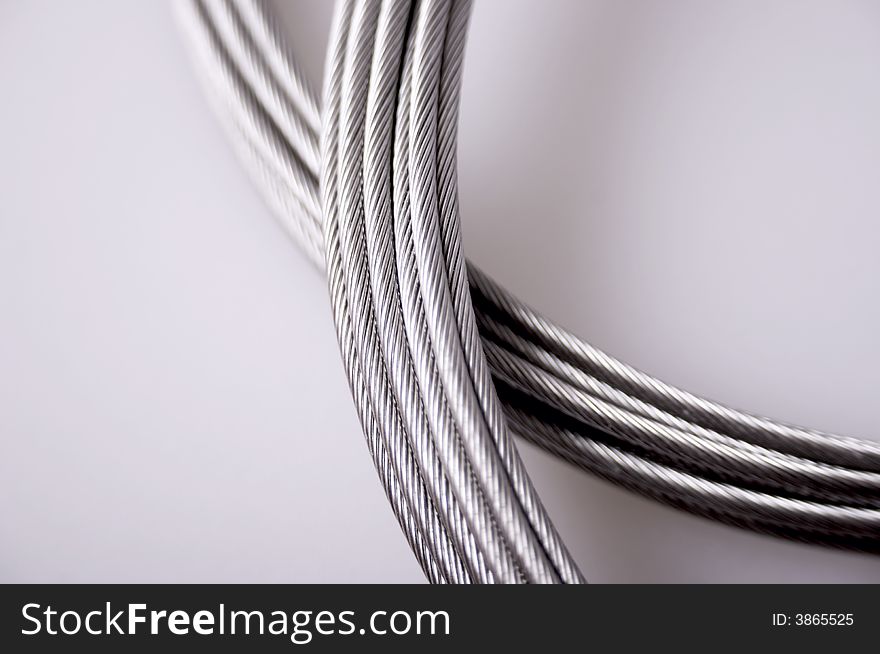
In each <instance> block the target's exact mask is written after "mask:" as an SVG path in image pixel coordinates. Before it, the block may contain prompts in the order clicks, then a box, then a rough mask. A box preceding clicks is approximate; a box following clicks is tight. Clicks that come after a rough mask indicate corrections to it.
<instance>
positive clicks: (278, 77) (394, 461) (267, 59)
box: [174, 0, 880, 583]
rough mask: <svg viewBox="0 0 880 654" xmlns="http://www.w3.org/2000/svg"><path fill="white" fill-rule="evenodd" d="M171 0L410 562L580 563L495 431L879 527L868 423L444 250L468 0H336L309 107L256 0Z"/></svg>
mask: <svg viewBox="0 0 880 654" xmlns="http://www.w3.org/2000/svg"><path fill="white" fill-rule="evenodd" d="M174 5H175V8H176V9H177V13H178V15H179V17H180V24H181V27H182V31H183V33H184V34H185V36H186V40H187V41H188V42H189V43H190V44H191V46H192V48H191V50H192V53H193V59H194V61H195V62H196V64H197V67H198V69H199V71H200V73H201V76H202V78H203V80H204V81H205V86H206V89H207V91H208V95H209V97H211V99H212V103H213V104H214V106H215V109H216V112H217V113H218V115H219V116H220V117H221V120H222V121H223V123H224V125H226V126H227V128H228V131H229V134H230V135H231V137H232V140H233V142H234V143H235V145H236V148H237V149H238V151H239V152H240V153H241V155H242V159H243V160H244V161H245V162H246V163H247V165H248V166H249V169H250V171H251V174H252V176H253V177H254V178H255V179H256V180H257V182H258V184H259V185H260V188H261V189H262V190H263V192H264V195H265V196H266V198H267V200H268V201H269V203H270V205H271V206H272V208H273V210H274V211H275V212H276V214H278V215H279V217H280V218H281V219H282V221H283V223H284V224H285V225H286V226H287V227H288V229H289V231H290V232H291V234H292V235H293V236H294V238H295V240H296V241H297V242H298V244H299V245H300V246H301V247H302V248H303V249H304V251H305V252H306V253H307V255H308V256H309V258H310V259H311V260H312V261H314V262H315V263H316V265H317V266H319V267H321V268H326V272H327V275H328V279H329V284H330V292H331V300H332V305H333V309H334V318H335V321H336V326H337V332H338V337H339V342H340V348H341V351H342V355H343V360H344V362H345V365H346V370H347V373H348V376H349V381H350V385H351V389H352V394H353V396H354V398H355V403H356V405H357V407H358V411H359V414H360V416H361V422H362V424H363V427H364V431H365V433H366V434H367V441H368V445H369V448H370V451H371V453H372V455H373V458H374V461H375V464H376V467H377V470H378V471H379V473H380V477H381V478H382V481H383V484H384V485H385V488H386V491H387V494H388V497H389V499H390V500H391V503H392V506H393V508H394V510H395V513H396V514H397V516H398V519H399V521H400V523H401V525H402V527H403V529H404V532H405V533H406V535H407V538H408V540H409V542H410V544H411V546H412V548H413V550H414V552H415V553H416V556H417V558H418V559H419V561H420V563H421V565H422V567H423V569H424V570H425V573H426V575H427V576H428V578H429V579H430V580H432V581H435V582H455V583H461V582H517V581H532V582H558V581H564V582H576V581H581V580H582V578H581V576H580V573H579V572H578V570H577V568H576V566H575V564H574V563H573V562H572V561H571V560H570V557H569V556H568V554H567V553H566V550H565V548H564V546H563V545H562V543H561V541H560V540H559V538H558V536H557V535H556V533H555V531H554V529H553V527H552V525H551V523H550V521H549V518H548V517H547V516H546V514H545V512H544V510H543V509H542V507H541V505H540V502H539V500H538V498H537V496H536V494H535V493H534V491H533V489H532V487H531V484H530V482H529V480H528V477H527V475H526V473H525V470H524V469H523V467H522V464H521V463H520V461H519V458H518V455H517V454H516V450H515V447H514V445H513V443H512V441H511V439H510V436H509V429H513V430H514V431H516V432H517V433H519V434H520V435H522V436H523V437H525V438H527V439H528V440H530V441H532V442H534V443H536V444H538V445H539V446H541V447H543V448H545V449H547V450H548V451H550V452H552V453H554V454H557V455H559V456H561V457H564V458H566V459H568V460H570V461H572V462H573V463H575V464H576V465H579V466H581V467H583V468H585V469H586V470H589V471H591V472H593V473H594V474H598V475H600V476H602V477H605V478H607V479H609V480H611V481H614V482H615V483H618V484H621V485H623V486H625V487H627V488H630V489H632V490H635V491H637V492H640V493H643V494H645V495H647V496H650V497H653V498H655V499H658V500H660V501H664V502H667V503H670V504H673V505H675V506H678V507H680V508H683V509H686V510H690V511H693V512H696V513H699V514H701V515H705V516H707V517H711V518H715V519H719V520H722V521H724V522H727V523H730V524H735V525H738V526H741V527H745V528H750V529H755V530H758V531H762V532H768V533H773V534H777V535H780V536H785V537H789V538H796V539H799V540H808V541H814V542H821V543H827V544H832V545H837V546H844V547H852V548H857V549H875V548H876V543H877V541H878V536H880V511H878V509H877V506H878V500H880V484H878V482H880V476H878V473H880V445H878V444H876V443H872V442H868V441H861V440H856V439H851V438H843V437H838V436H833V435H829V434H823V433H820V432H815V431H812V430H808V429H803V428H799V427H794V426H789V425H784V424H780V423H777V422H774V421H772V420H769V419H766V418H762V417H759V416H753V415H750V414H748V413H744V412H741V411H737V410H733V409H730V408H728V407H725V406H722V405H720V404H717V403H714V402H712V401H710V400H706V399H703V398H700V397H697V396H695V395H693V394H691V393H688V392H686V391H683V390H680V389H677V388H674V387H672V386H670V385H668V384H665V383H663V382H661V381H660V380H658V379H655V378H653V377H651V376H648V375H646V374H644V373H641V372H639V371H637V370H635V369H633V368H632V367H630V366H628V365H626V364H624V363H622V362H620V361H617V360H616V359H614V358H613V357H611V356H609V355H607V354H605V353H604V352H601V351H600V350H598V349H596V348H594V347H592V346H591V345H589V344H588V343H586V342H585V341H583V340H581V339H579V338H578V337H576V336H574V335H573V334H570V333H569V332H567V331H566V330H564V329H562V328H561V327H559V326H558V325H555V324H554V323H552V322H550V321H549V320H547V319H546V318H544V317H543V316H540V315H539V314H538V313H536V312H535V311H533V310H532V309H530V308H529V307H528V306H526V305H524V304H523V303H521V302H520V301H518V300H517V299H516V298H514V297H513V296H512V295H510V294H509V293H507V292H506V291H505V290H504V289H502V288H501V287H499V286H498V285H497V284H495V283H494V282H493V281H492V280H491V279H490V278H489V277H488V276H486V275H485V274H484V273H482V272H481V271H480V270H479V269H478V268H476V267H475V266H474V265H472V264H468V263H467V262H466V261H465V259H464V256H463V253H462V248H461V238H460V229H459V227H460V222H459V215H458V214H459V210H458V204H457V189H456V160H455V151H456V148H455V143H456V125H457V117H458V100H459V82H460V74H461V66H462V59H463V49H464V40H465V32H466V25H467V16H468V10H469V6H468V5H469V3H468V2H461V1H447V2H442V1H439V0H437V1H427V0H425V1H423V2H416V3H413V2H407V1H403V0H397V1H385V2H380V1H378V0H364V1H357V2H355V1H341V2H339V3H338V6H337V10H336V18H335V21H334V28H333V34H332V37H331V46H330V48H329V52H328V66H327V79H326V80H325V92H324V102H323V106H324V108H323V111H322V112H319V110H318V107H319V106H320V104H321V103H319V102H318V101H317V99H316V97H315V95H314V93H313V92H312V91H311V90H310V85H309V83H308V82H307V81H305V80H304V79H303V77H302V75H301V74H300V73H299V72H298V70H297V67H296V65H295V64H294V62H293V60H292V58H291V57H290V55H289V54H288V53H287V51H286V50H285V48H284V45H283V42H282V39H281V38H280V36H279V33H278V31H277V30H276V29H275V28H274V27H273V24H272V19H271V16H270V15H269V14H268V12H267V11H266V9H265V8H264V7H263V6H262V4H261V3H259V2H256V1H255V0H179V1H177V2H175V3H174ZM321 113H322V114H323V118H321V117H320V116H319V114H321ZM321 120H322V121H323V127H319V122H320V121H321ZM319 142H320V144H321V147H320V151H319V149H318V143H319ZM319 177H320V179H319ZM478 330H479V331H478ZM493 379H494V382H495V384H498V393H499V394H500V397H499V395H498V394H496V388H495V385H494V384H493ZM508 425H509V426H508Z"/></svg>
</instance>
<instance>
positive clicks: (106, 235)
mask: <svg viewBox="0 0 880 654" xmlns="http://www.w3.org/2000/svg"><path fill="white" fill-rule="evenodd" d="M281 11H282V14H283V18H284V24H285V29H286V30H287V32H288V33H289V34H290V38H291V42H292V43H293V44H294V46H295V47H294V50H295V52H296V55H297V56H298V57H299V58H300V59H301V60H302V61H304V62H305V63H306V68H307V69H308V70H309V72H310V73H311V75H312V76H313V78H315V79H318V78H319V77H320V71H321V63H322V60H323V49H324V45H325V42H326V38H327V29H328V23H329V15H330V3H329V2H325V1H323V0H321V1H319V0H311V1H309V2H291V3H287V4H285V5H284V7H283V8H282V10H281ZM878 62H880V3H877V2H868V1H842V2H841V1H834V2H832V1H831V0H827V1H825V2H799V1H798V2H796V1H794V0H791V1H786V2H782V1H776V2H711V3H708V2H699V1H697V0H676V1H674V2H663V3H660V2H649V1H643V2H619V1H616V0H601V1H590V2H584V1H583V0H577V1H574V0H573V1H570V2H561V1H559V0H554V1H552V2H527V1H523V0H518V1H516V2H514V1H505V2H501V1H499V0H496V1H490V0H482V1H479V2H477V4H476V7H475V11H474V15H473V27H472V31H471V37H470V41H469V52H468V58H467V65H466V79H465V89H464V94H463V97H464V106H463V116H462V129H461V187H462V204H463V211H464V220H465V239H466V247H467V250H468V252H469V254H470V256H472V257H473V258H474V259H475V260H476V261H478V262H479V263H480V264H482V265H483V266H484V267H485V268H486V269H487V270H488V271H489V272H491V273H492V274H493V275H495V276H496V277H497V278H498V279H499V280H501V281H503V282H504V283H505V284H506V285H508V287H509V288H511V289H513V290H514V291H515V292H517V293H518V294H519V295H521V296H522V297H524V298H525V299H527V300H528V301H530V302H531V303H532V304H534V305H535V306H537V307H538V308H539V309H541V310H543V311H545V312H546V313H548V314H549V315H551V316H553V317H554V318H556V319H558V320H559V321H561V322H562V323H563V324H564V325H566V326H568V327H570V328H572V329H573V330H574V331H576V332H578V333H579V334H582V335H584V336H586V337H588V338H589V339H590V340H591V342H593V343H595V344H597V345H599V346H601V347H603V348H605V349H607V350H608V351H610V352H611V353H613V354H615V355H617V356H619V357H621V358H623V359H624V360H626V361H628V362H630V363H633V364H635V365H637V366H638V367H640V368H642V369H644V370H647V371H649V372H651V373H654V374H657V375H660V376H661V377H663V378H664V379H666V380H668V381H671V382H674V383H677V384H679V385H682V386H684V387H686V388H689V389H692V390H696V391H698V392H700V393H703V394H706V395H709V396H712V397H713V398H716V399H720V400H722V401H725V402H727V403H730V404H733V405H736V406H739V407H744V408H748V409H750V410H754V411H757V412H761V413H764V414H767V415H770V416H772V417H775V418H778V419H783V420H787V421H792V422H796V423H801V424H807V425H809V426H812V427H816V428H821V429H825V430H832V431H836V432H841V433H845V434H850V435H859V436H862V437H869V438H870V437H873V438H878V436H880V416H878V413H877V404H878V402H877V399H878V395H877V382H878V380H877V370H878V369H880V345H878V340H877V335H878V333H880V309H878V302H877V300H878V295H880V293H878V291H880V259H878V256H877V252H878V246H880V228H878V227H877V215H878V209H880V184H878V181H880V121H878V120H877V117H878V116H880V77H878V75H877V70H878ZM0 94H2V95H0V100H2V101H0V447H2V451H0V490H2V492H0V580H2V581H33V582H37V581H39V582H49V581H95V582H97V581H114V582H122V581H212V582H215V581H216V582H220V581H228V582H243V581H254V582H269V581H279V582H280V581H421V579H422V577H421V575H420V572H419V570H418V568H417V566H416V565H415V563H414V561H413V559H412V557H411V555H410V554H409V552H408V550H407V548H406V545H405V544H404V540H403V538H402V536H401V535H400V533H399V530H398V528H397V526H396V523H395V521H394V520H393V518H392V516H391V513H390V511H389V509H388V508H387V507H386V505H385V499H384V496H383V494H382V491H381V489H380V486H379V483H378V481H377V479H376V477H375V474H374V472H373V470H372V467H371V464H370V462H369V457H368V456H367V452H366V448H365V446H364V444H363V440H362V436H361V433H360V429H359V426H358V423H357V420H356V418H355V413H354V410H353V408H352V403H351V401H350V398H349V394H348V390H347V387H346V383H345V380H344V375H343V372H342V367H341V364H340V362H339V360H338V354H337V351H336V343H335V337H334V331H333V327H332V324H331V320H330V315H329V309H328V301H327V298H326V291H325V287H324V282H323V280H322V279H321V278H320V277H319V275H318V274H316V273H315V271H314V270H312V269H311V268H310V267H309V265H308V264H307V263H306V262H305V259H304V258H303V257H302V256H300V254H299V253H298V252H297V250H296V249H295V247H294V246H293V244H292V243H291V242H290V241H289V240H288V239H287V238H286V237H285V235H284V234H283V232H282V230H281V229H280V228H278V227H277V226H276V225H275V223H274V222H273V220H272V218H271V216H270V214H269V212H268V210H267V209H266V208H265V207H264V205H263V204H262V202H261V200H260V198H259V196H258V194H257V193H256V191H255V190H254V188H253V187H252V186H251V184H250V182H249V180H248V179H247V178H246V176H245V174H244V173H243V171H242V169H241V168H240V167H239V165H238V162H237V161H236V160H235V158H234V156H233V154H232V151H231V149H230V148H229V147H228V144H227V142H226V140H225V137H224V134H223V132H222V131H221V129H220V128H219V126H218V125H217V123H216V122H215V121H214V119H213V116H212V115H211V114H210V113H209V109H208V106H207V104H206V102H205V100H204V99H203V97H202V95H201V91H200V88H199V87H198V85H197V83H196V81H195V78H194V75H193V73H192V70H191V68H190V65H189V61H188V60H187V59H186V54H185V50H184V47H183V46H182V44H181V43H180V41H179V38H178V35H177V33H176V31H175V25H174V23H173V19H172V13H171V11H170V8H169V7H168V6H167V4H166V3H164V2H153V1H147V0H138V1H134V0H128V1H125V2H123V1H116V0H114V1H111V0H89V1H82V2H76V3H72V2H48V1H45V0H44V1H39V2H24V1H23V0H2V1H0ZM522 449H523V452H524V456H525V458H526V460H527V464H528V467H529V470H530V472H532V474H533V476H534V480H535V483H536V485H537V487H538V489H539V491H540V492H541V495H542V497H543V498H544V499H545V501H546V503H547V505H548V507H549V510H550V512H551V514H552V516H553V517H554V519H555V520H556V523H557V525H558V526H559V528H560V530H561V532H562V534H563V535H564V537H565V538H566V540H567V542H568V544H569V545H570V547H571V549H572V550H573V552H574V554H575V556H576V558H577V559H578V560H579V561H580V562H581V564H582V566H583V569H584V571H585V572H586V574H587V576H588V577H589V578H590V579H591V580H594V581H602V582H637V581H644V582H654V581H875V582H877V581H880V563H878V559H877V558H872V557H868V556H863V555H859V554H852V553H844V552H836V551H828V550H824V549H819V548H815V547H810V546H804V545H798V544H793V543H787V542H782V541H778V540H773V539H770V538H766V537H762V536H758V535H754V534H750V533H745V532H742V531H738V530H735V529H731V528H727V527H723V526H719V525H716V524H713V523H710V522H707V521H704V520H701V519H698V518H695V517H691V516H689V515H686V514H683V513H680V512H677V511H674V510H672V509H668V508H665V507H662V506H659V505H657V504H655V503H653V502H650V501H648V500H645V499H642V498H640V497H637V496H634V495H631V494H629V493H627V492H624V491H622V490H619V489H617V488H615V487H612V486H610V485H608V484H606V483H604V482H600V481H597V480H595V479H593V478H591V477H589V476H587V475H586V474H584V473H581V472H579V471H577V470H574V469H572V468H570V467H568V466H566V465H564V464H562V463H559V462H556V461H554V460H552V459H551V458H549V457H548V456H545V455H544V454H542V453H540V452H537V451H535V450H534V449H532V448H529V447H526V446H523V448H522Z"/></svg>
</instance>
